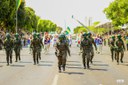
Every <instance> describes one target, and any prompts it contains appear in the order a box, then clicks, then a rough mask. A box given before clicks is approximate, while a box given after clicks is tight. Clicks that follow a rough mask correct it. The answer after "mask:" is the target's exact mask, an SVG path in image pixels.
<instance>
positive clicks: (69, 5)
mask: <svg viewBox="0 0 128 85" xmlns="http://www.w3.org/2000/svg"><path fill="white" fill-rule="evenodd" d="M112 1H113V0H26V6H29V7H32V8H33V9H34V10H35V12H36V14H37V15H38V16H40V17H41V18H42V19H49V20H51V21H53V22H54V23H56V24H57V25H58V26H61V27H63V28H65V26H69V27H70V28H71V29H72V28H74V27H76V26H78V25H79V26H80V24H79V23H77V22H76V21H75V20H74V19H72V18H71V16H72V15H74V17H75V18H76V19H78V20H79V21H81V22H82V23H84V24H85V25H87V18H86V17H92V23H93V22H95V21H100V22H101V23H104V22H107V21H108V20H107V19H106V16H105V14H104V13H103V9H104V8H106V7H108V6H109V4H110V2H112Z"/></svg>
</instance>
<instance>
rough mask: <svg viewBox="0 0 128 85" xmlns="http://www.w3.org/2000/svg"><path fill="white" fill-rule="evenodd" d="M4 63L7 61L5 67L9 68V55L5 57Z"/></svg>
mask: <svg viewBox="0 0 128 85" xmlns="http://www.w3.org/2000/svg"><path fill="white" fill-rule="evenodd" d="M6 61H7V66H9V55H7V57H6Z"/></svg>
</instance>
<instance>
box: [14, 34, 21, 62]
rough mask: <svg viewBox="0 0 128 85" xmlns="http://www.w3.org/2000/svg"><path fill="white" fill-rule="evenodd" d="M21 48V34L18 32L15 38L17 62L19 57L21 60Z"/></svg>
mask: <svg viewBox="0 0 128 85" xmlns="http://www.w3.org/2000/svg"><path fill="white" fill-rule="evenodd" d="M21 48H22V42H21V40H20V39H19V34H18V33H16V35H15V40H14V51H15V56H16V61H15V62H17V61H18V59H19V60H21V58H20V50H21Z"/></svg>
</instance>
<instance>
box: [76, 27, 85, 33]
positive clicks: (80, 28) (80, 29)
mask: <svg viewBox="0 0 128 85" xmlns="http://www.w3.org/2000/svg"><path fill="white" fill-rule="evenodd" d="M81 32H87V29H86V28H84V27H83V26H78V27H76V28H74V34H77V33H81Z"/></svg>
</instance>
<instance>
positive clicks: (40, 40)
mask: <svg viewBox="0 0 128 85" xmlns="http://www.w3.org/2000/svg"><path fill="white" fill-rule="evenodd" d="M37 38H38V40H39V42H40V44H38V45H39V47H40V48H39V49H38V50H39V54H38V56H39V59H40V60H41V51H42V46H44V45H43V42H42V39H41V37H40V34H39V33H37Z"/></svg>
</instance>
